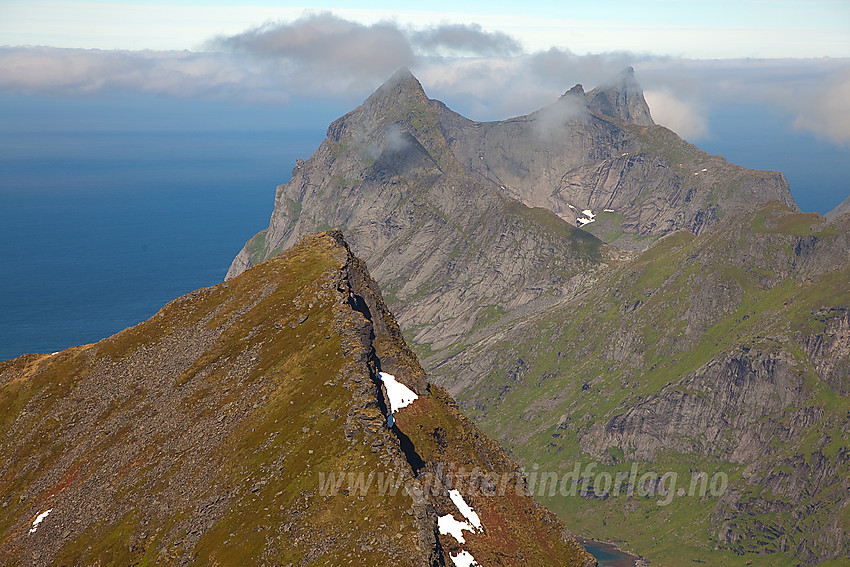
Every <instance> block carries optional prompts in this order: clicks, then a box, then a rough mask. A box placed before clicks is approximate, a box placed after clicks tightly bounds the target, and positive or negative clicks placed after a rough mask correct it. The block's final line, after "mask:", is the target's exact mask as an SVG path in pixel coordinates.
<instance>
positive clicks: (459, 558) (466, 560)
mask: <svg viewBox="0 0 850 567" xmlns="http://www.w3.org/2000/svg"><path fill="white" fill-rule="evenodd" d="M449 557H451V558H452V563H454V564H455V567H480V565H479V563H478V562H477V561H476V560H475V558H474V557H473V556H472V554H471V553H469V552H468V551H466V550H461V552H460V553H458V554H457V555H451V554H450V555H449Z"/></svg>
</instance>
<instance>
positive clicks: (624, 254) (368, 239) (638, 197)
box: [228, 69, 850, 565]
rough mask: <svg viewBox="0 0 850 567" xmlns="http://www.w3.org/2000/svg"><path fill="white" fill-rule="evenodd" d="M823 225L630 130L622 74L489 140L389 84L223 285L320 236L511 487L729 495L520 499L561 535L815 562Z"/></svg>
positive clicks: (823, 518) (399, 77)
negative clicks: (525, 483) (484, 444)
mask: <svg viewBox="0 0 850 567" xmlns="http://www.w3.org/2000/svg"><path fill="white" fill-rule="evenodd" d="M846 218H847V217H846V215H845V216H839V217H836V218H835V220H834V221H833V222H831V223H828V222H826V221H825V220H824V218H823V217H821V216H820V215H816V214H805V215H804V214H800V213H799V210H798V208H797V207H796V205H795V204H794V202H793V199H792V198H791V195H790V192H789V190H788V185H787V183H786V181H785V179H784V177H783V176H782V174H781V173H778V172H761V171H753V170H747V169H744V168H741V167H739V166H736V165H733V164H729V163H728V162H726V161H725V160H724V159H723V158H722V157H720V156H710V155H708V154H706V153H704V152H702V151H701V150H699V149H698V148H696V147H694V146H692V145H690V144H688V143H687V142H685V141H683V140H681V139H680V138H679V137H678V136H676V135H675V134H674V133H673V132H671V131H669V130H667V129H665V128H663V127H661V126H657V125H655V124H653V122H652V118H651V116H650V115H649V111H648V107H647V106H646V103H645V101H644V100H643V96H642V92H641V90H640V86H639V85H638V83H637V81H636V80H635V78H634V73H633V71H632V70H631V69H628V70H626V71H625V72H624V73H623V74H622V75H621V76H620V77H618V78H616V80H614V81H612V83H611V84H609V85H604V86H602V87H598V88H596V89H594V90H592V91H590V92H589V93H585V92H584V89H583V87H581V85H576V86H575V87H573V88H572V89H570V90H569V91H568V92H567V93H565V94H564V95H563V96H562V97H561V98H560V99H559V100H557V101H556V102H554V103H553V104H552V105H549V106H548V107H546V108H543V109H541V110H538V111H537V112H534V113H532V114H530V115H527V116H523V117H517V118H513V119H509V120H505V121H500V122H489V123H477V122H472V121H470V120H467V119H466V118H464V117H462V116H460V115H458V114H457V113H454V112H452V111H451V110H449V109H448V108H447V107H446V106H445V105H444V104H443V103H441V102H439V101H434V100H429V99H428V98H427V96H426V95H425V94H424V91H423V90H422V88H421V86H420V85H419V83H418V82H417V81H416V79H415V78H414V77H413V76H412V75H410V73H409V72H407V71H400V72H399V73H397V74H396V75H395V76H394V77H393V78H391V79H390V80H389V81H388V82H387V83H386V84H385V85H383V86H382V87H381V88H379V89H378V90H377V91H376V92H375V93H374V94H373V95H372V96H371V97H369V99H367V100H366V102H364V104H363V105H361V106H360V107H358V108H357V109H356V110H354V111H352V112H351V113H349V114H347V115H346V116H344V117H343V118H341V119H339V120H338V121H336V122H335V123H334V124H332V125H331V127H330V128H329V129H328V138H327V140H325V142H323V143H322V145H321V146H320V148H319V150H318V151H317V152H316V153H315V154H314V155H313V156H312V157H311V158H310V159H309V160H307V161H306V162H299V163H298V164H297V165H296V168H295V170H294V171H293V177H292V180H291V181H290V182H289V183H288V184H286V185H282V186H280V187H278V190H277V196H276V205H275V210H274V212H273V214H272V219H271V221H270V223H269V227H268V228H267V229H266V230H264V231H262V232H261V233H259V234H258V235H257V236H255V237H254V238H253V239H252V240H251V241H249V242H248V243H247V244H246V247H245V249H243V251H242V252H240V254H239V256H238V257H237V258H236V259H235V260H234V262H233V265H232V266H231V270H230V272H229V274H228V277H233V276H235V275H236V274H239V273H240V272H242V271H243V270H244V269H245V268H246V267H248V266H250V265H253V264H255V263H258V262H260V261H262V260H263V259H265V258H268V257H271V256H274V255H275V254H277V253H279V252H280V251H281V250H285V249H287V248H288V247H289V246H291V245H292V243H293V242H294V241H295V240H297V239H298V238H300V237H301V236H302V235H303V234H306V233H309V232H311V231H314V230H319V229H324V228H328V227H334V228H340V229H342V230H344V231H345V232H346V233H347V234H350V239H351V244H352V248H353V250H354V251H355V252H357V253H358V254H361V255H362V256H363V257H364V258H365V259H366V261H367V262H368V263H369V264H370V265H371V266H374V269H373V273H374V274H375V277H376V279H377V281H378V282H379V283H380V284H381V285H382V286H383V287H384V288H385V289H386V290H387V294H386V297H387V301H388V303H389V304H390V305H392V306H393V307H394V309H395V310H396V311H397V312H398V313H399V322H400V326H401V328H402V329H403V331H404V333H405V335H406V336H407V337H408V340H409V342H411V343H412V345H413V347H414V349H415V350H416V351H417V352H418V353H419V354H420V357H421V358H422V361H423V364H424V366H425V368H426V369H427V370H428V372H429V373H430V375H431V376H432V381H434V382H435V383H439V384H441V385H443V386H445V387H447V388H448V390H449V391H450V392H451V393H452V394H454V395H455V396H456V397H457V398H458V399H459V400H460V403H461V407H462V408H464V410H465V411H466V412H467V413H468V415H470V416H471V417H472V418H473V419H474V420H475V421H476V422H477V423H478V424H480V425H481V426H482V427H483V428H484V429H485V431H487V432H488V433H490V434H491V435H493V436H494V437H496V438H498V439H499V440H500V441H501V442H502V444H503V445H504V446H505V447H507V448H508V449H509V450H510V451H511V452H512V453H513V454H514V455H515V456H516V457H517V458H518V460H520V462H521V463H522V464H523V465H524V466H525V468H526V470H527V471H537V470H538V467H539V470H540V471H546V473H547V474H555V473H558V474H560V475H562V476H561V478H562V479H563V478H565V477H564V476H563V475H567V477H566V478H569V475H570V474H573V472H574V469H573V468H572V467H573V466H577V464H580V462H582V461H583V462H584V463H585V464H589V463H592V464H593V466H594V467H599V469H598V471H597V472H598V473H599V474H596V475H595V476H593V475H591V477H592V478H591V480H593V479H594V478H595V479H596V480H600V479H601V480H602V481H604V479H605V478H606V477H605V475H607V477H608V478H618V475H620V474H625V473H628V471H629V469H630V467H633V466H638V465H640V466H642V467H650V469H652V470H654V471H660V472H659V474H662V473H664V472H665V471H666V472H667V473H670V474H676V475H679V476H681V477H682V478H685V477H690V478H692V479H700V478H703V477H702V476H701V474H700V473H701V472H706V473H707V474H708V473H710V474H712V475H714V476H712V477H711V478H712V479H717V478H724V479H725V480H726V481H727V482H728V484H727V485H724V489H723V490H717V491H716V492H717V493H716V494H713V495H706V494H705V491H704V490H703V491H702V492H699V491H697V492H699V494H697V495H696V496H693V491H689V490H688V489H687V488H685V489H683V490H685V494H686V495H687V496H689V497H686V498H678V496H679V493H678V492H676V493H674V494H672V495H671V496H670V500H669V501H668V502H666V503H665V504H664V505H659V504H658V493H657V492H653V491H654V490H655V489H656V488H657V482H656V483H655V484H652V487H651V488H652V489H653V491H651V492H652V494H654V497H652V496H650V497H648V496H646V494H644V495H643V496H642V497H638V496H636V495H635V494H633V493H631V492H634V490H635V489H636V488H637V489H646V486H647V482H650V481H646V482H644V481H640V482H638V480H637V479H633V480H631V481H629V487H630V488H631V492H630V494H629V496H627V497H626V496H620V497H611V494H610V493H608V492H606V491H605V490H604V489H603V488H604V482H603V483H602V484H601V485H600V490H595V489H594V490H592V491H588V490H584V491H583V492H582V494H581V497H579V498H576V497H566V498H558V496H557V495H550V494H549V493H548V492H547V491H546V490H543V491H542V492H540V493H539V494H538V496H539V498H540V499H541V500H543V501H544V502H545V503H546V504H547V505H548V506H549V507H550V508H551V509H553V510H555V511H557V513H558V514H559V515H561V517H563V518H567V519H569V521H572V522H576V521H582V520H583V521H584V524H583V528H584V529H585V533H586V534H589V535H593V536H595V537H598V538H612V539H616V540H620V541H625V542H626V543H627V545H629V546H631V547H633V548H634V549H636V550H637V551H639V552H641V553H643V554H645V555H647V556H648V557H649V558H650V559H651V560H652V561H653V562H654V563H656V564H659V565H680V564H681V563H682V561H696V562H704V563H708V564H735V565H737V564H741V565H743V564H746V562H747V561H753V562H754V564H759V563H761V562H762V559H763V556H764V555H768V554H769V556H770V562H771V564H776V565H797V564H799V563H800V562H803V563H805V564H816V563H818V562H823V561H840V560H841V558H843V557H844V556H845V555H846V549H847V545H848V542H849V541H850V535H848V534H849V533H850V523H848V519H847V518H848V517H847V514H846V511H847V510H850V506H848V500H847V493H848V489H850V486H848V484H847V482H848V481H847V479H848V478H850V474H848V473H850V470H848V468H847V467H848V464H847V461H848V458H850V447H848V445H847V442H846V441H845V440H846V439H847V433H848V432H850V429H848V428H850V422H849V421H848V416H850V405H848V397H847V396H848V390H847V388H848V386H847V384H848V374H850V362H848V356H850V346H848V345H850V343H848V340H849V339H848V334H847V333H848V331H847V311H848V309H850V297H848V295H847V293H848V291H847V289H848V288H847V286H846V281H848V280H847V276H848V275H850V274H848V269H850V267H848V266H850V260H848V254H850V239H848V235H847V231H848V228H847V223H846V222H845V219H846ZM624 469H626V470H624ZM644 470H645V469H644ZM575 475H576V476H577V475H579V473H578V472H575ZM600 475H601V476H600ZM627 477H628V474H627ZM639 478H644V477H639ZM663 478H668V479H669V478H670V477H669V476H668V477H663ZM657 480H658V477H656V481H657ZM591 486H593V485H592V484H591ZM727 488H728V490H727ZM644 491H645V490H644ZM691 496H693V497H691Z"/></svg>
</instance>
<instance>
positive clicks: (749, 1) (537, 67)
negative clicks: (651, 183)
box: [0, 0, 850, 208]
mask: <svg viewBox="0 0 850 567" xmlns="http://www.w3.org/2000/svg"><path fill="white" fill-rule="evenodd" d="M399 4H400V3H398V2H390V1H383V0H373V1H371V2H370V1H368V0H363V1H358V2H344V1H338V2H329V3H323V4H320V5H312V6H309V7H308V6H305V5H303V4H300V3H289V2H272V1H264V0H254V1H253V2H251V5H250V6H240V5H237V4H235V3H233V2H226V1H222V0H202V1H190V0H160V1H150V2H142V1H139V0H137V1H135V2H133V1H109V2H105V1H91V2H72V1H63V0H54V1H43V0H0V97H4V98H5V99H6V100H7V101H9V100H11V101H13V102H15V104H18V105H20V104H21V101H22V100H27V101H38V100H43V101H45V104H47V101H50V103H51V104H53V105H54V106H55V105H57V104H59V105H61V104H62V101H70V102H69V104H72V105H80V104H84V103H81V101H85V100H92V101H110V100H114V99H116V98H119V99H121V98H123V99H124V100H132V101H135V102H134V103H136V104H138V105H139V112H138V114H139V115H140V116H143V115H145V114H146V112H145V110H144V108H143V107H145V105H146V102H145V101H147V103H150V104H153V103H154V102H153V101H155V103H156V104H158V105H162V101H163V100H172V101H178V102H181V101H182V102H185V101H190V102H191V101H198V102H199V104H201V103H203V104H213V103H219V104H222V105H225V106H226V105H230V106H232V107H236V106H239V107H243V108H244V107H253V108H266V109H275V111H276V112H277V111H279V112H281V113H283V114H286V113H287V112H288V113H289V114H290V116H291V118H292V120H293V121H296V122H298V121H300V122H301V123H302V125H303V122H304V121H306V120H309V117H319V116H321V119H325V115H324V114H322V112H321V111H319V110H318V108H319V107H321V106H323V105H324V106H325V107H326V108H332V109H333V110H334V112H336V111H344V110H345V109H348V108H351V107H352V106H353V105H356V104H358V103H359V102H360V101H362V100H363V98H365V97H366V96H368V94H369V93H370V92H372V91H373V90H374V89H375V88H376V87H377V86H379V85H380V84H381V82H383V81H384V80H386V78H388V77H389V76H390V75H391V74H392V73H393V72H394V71H395V70H396V69H398V68H399V67H401V66H407V67H409V68H410V69H411V70H412V71H413V72H414V74H415V75H416V76H417V78H419V80H420V81H421V82H422V84H423V86H424V88H425V90H426V92H427V93H428V94H429V96H431V97H433V98H439V99H440V100H443V101H444V102H446V103H447V104H448V105H449V106H450V107H451V108H453V109H455V110H458V111H460V112H462V113H463V114H465V115H467V116H469V117H470V118H473V119H476V120H494V119H504V118H507V117H509V116H515V115H521V114H525V113H528V112H532V111H534V110H536V109H537V108H539V107H541V106H543V105H546V104H548V103H549V102H551V101H552V100H554V99H555V98H557V96H559V95H560V94H561V93H563V92H565V91H566V90H568V89H569V88H570V87H571V86H572V85H574V84H575V83H582V84H583V85H584V86H585V88H586V89H588V90H589V89H590V88H592V87H594V86H597V85H599V84H602V83H604V82H605V81H606V80H610V79H611V78H612V77H614V76H615V75H616V74H617V73H618V72H619V71H621V70H622V69H623V68H625V67H627V66H629V65H631V66H633V67H634V68H635V71H636V76H637V78H638V80H639V81H640V83H641V84H642V86H643V88H644V91H645V95H646V98H647V102H648V103H649V105H650V108H651V110H652V114H653V117H654V119H655V120H656V122H658V123H660V124H663V125H665V126H668V127H669V128H671V129H673V130H674V131H676V132H677V133H678V134H680V135H681V136H682V137H684V138H685V139H687V140H688V141H691V142H693V143H696V144H697V145H699V144H700V142H701V141H707V142H708V141H711V140H712V138H713V136H716V135H717V132H716V131H715V130H716V129H713V128H712V120H713V119H712V117H713V116H717V115H718V113H723V112H724V111H725V110H724V109H728V108H732V107H734V108H736V109H740V107H741V106H742V105H743V106H749V107H751V108H753V109H756V110H757V111H758V112H760V113H763V114H764V113H766V114H768V115H770V116H772V117H773V118H774V121H775V122H776V123H777V124H781V125H782V127H783V128H784V129H785V130H786V131H787V132H789V133H791V134H800V133H802V134H805V135H806V136H810V137H811V139H812V140H815V141H817V143H822V144H826V146H825V147H828V148H830V151H832V150H834V151H835V152H837V153H836V155H837V156H839V157H841V156H847V158H848V159H847V161H850V149H848V148H850V1H848V0H808V1H795V0H784V1H783V0H770V1H761V0H737V1H726V0H717V1H707V0H693V1H688V2H680V1H673V0H652V1H646V2H636V1H620V0H597V1H594V2H567V1H564V0H561V1H551V2H548V1H547V2H540V1H538V2H535V1H527V2H523V3H517V2H509V3H508V2H493V1H472V2H464V3H458V2H449V1H447V0H432V1H430V2H427V3H424V2H423V3H404V5H403V6H404V7H399ZM7 106H8V107H9V108H12V107H15V106H14V105H11V106H9V105H7ZM104 106H105V107H106V108H109V104H105V105H104ZM307 107H309V108H311V109H312V110H313V111H315V112H312V111H311V112H306V111H305V110H304V109H305V108H307ZM15 108H17V107H15ZM11 113H12V112H11V111H8V112H7V113H6V115H5V116H6V117H5V122H2V120H4V114H3V111H2V109H0V127H2V126H3V124H6V125H7V126H8V125H9V124H11V123H12V122H14V121H13V120H12V118H10V116H9V115H10V114H11ZM153 114H154V113H152V112H148V113H147V115H153ZM96 118H97V119H100V117H96ZM317 119H318V118H317ZM15 124H19V123H17V122H16V123H15ZM741 127H742V128H743V127H744V125H743V124H742V125H741ZM726 135H728V134H726ZM748 139H749V138H748ZM801 140H803V139H802V138H801ZM798 143H801V144H804V143H805V141H804V140H803V141H802V142H798ZM744 165H746V164H744ZM833 177H834V178H838V176H833ZM830 183H831V184H833V185H834V183H832V182H830ZM792 189H793V187H792ZM830 191H832V193H831V194H830V196H829V198H827V199H824V200H823V201H822V203H821V204H820V205H818V206H819V207H820V208H824V207H826V206H828V205H829V203H831V202H833V201H835V204H837V201H836V199H837V200H838V201H840V200H841V199H839V197H840V196H841V195H842V194H846V193H847V192H848V191H850V189H848V187H847V186H846V185H844V186H841V187H831V188H830Z"/></svg>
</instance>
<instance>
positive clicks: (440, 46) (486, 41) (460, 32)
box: [411, 24, 522, 57]
mask: <svg viewBox="0 0 850 567" xmlns="http://www.w3.org/2000/svg"><path fill="white" fill-rule="evenodd" d="M411 39H412V40H413V43H414V45H415V46H416V47H417V48H419V49H420V50H422V51H425V52H438V53H439V52H443V51H445V52H449V53H451V54H463V55H473V56H478V57H508V56H511V55H518V54H519V53H521V52H522V47H521V46H520V44H519V43H518V42H517V41H516V40H515V39H514V38H512V37H511V36H509V35H507V34H505V33H502V32H486V31H484V30H483V29H482V28H481V26H479V25H478V24H444V25H441V26H437V27H433V28H429V29H427V30H423V31H418V32H413V33H412V34H411Z"/></svg>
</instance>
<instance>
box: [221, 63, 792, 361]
mask: <svg viewBox="0 0 850 567" xmlns="http://www.w3.org/2000/svg"><path fill="white" fill-rule="evenodd" d="M770 199H778V200H780V201H781V202H783V203H785V204H788V205H789V206H791V207H792V208H795V207H796V206H795V205H794V204H793V199H792V198H791V194H790V192H789V191H788V186H787V183H786V182H785V179H784V177H783V176H782V175H781V174H780V173H776V172H758V171H751V170H746V169H744V168H741V167H738V166H735V165H732V164H729V163H728V162H726V161H725V160H724V159H723V158H722V157H719V156H709V155H707V154H705V153H704V152H701V151H700V150H698V149H697V148H695V147H693V146H691V145H690V144H688V143H686V142H684V141H683V140H681V139H680V138H679V137H678V136H676V135H675V134H674V133H672V132H670V131H669V130H666V129H665V128H663V127H660V126H655V125H653V124H652V120H651V117H650V116H649V110H648V108H647V107H646V103H645V101H644V100H643V95H642V91H641V90H640V86H639V85H638V84H637V82H636V80H635V78H634V74H633V72H631V71H627V72H624V74H623V75H622V76H621V77H619V78H618V79H617V80H616V81H615V82H614V83H613V84H612V85H610V86H604V87H600V88H597V89H594V90H593V91H591V92H590V93H588V94H585V92H584V90H583V88H582V87H581V86H580V85H578V86H576V87H575V88H573V89H571V90H570V91H569V92H567V93H566V94H565V95H564V96H562V97H561V98H560V99H559V100H557V101H556V102H555V103H553V104H552V105H550V106H548V107H546V108H543V109H541V110H539V111H537V112H534V113H532V114H530V115H528V116H522V117H517V118H513V119H509V120H505V121H501V122H488V123H477V122H472V121H470V120H467V119H466V118H464V117H462V116H460V115H459V114H457V113H454V112H452V111H451V110H449V109H448V108H447V107H446V106H445V105H444V104H443V103H441V102H439V101H435V100H430V99H428V97H427V96H426V94H425V92H424V91H423V89H422V87H421V85H420V84H419V82H418V81H417V80H416V79H415V78H414V77H413V76H412V75H411V74H410V72H409V71H407V70H402V71H399V72H398V73H396V75H394V76H393V77H392V78H391V79H390V80H389V81H387V83H386V84H384V85H383V86H381V87H380V88H379V89H378V90H377V91H376V92H375V93H374V94H373V95H372V96H370V97H369V98H368V99H367V100H366V101H365V102H364V103H363V104H362V105H361V106H360V107H358V108H357V109H355V110H354V111H352V112H350V113H349V114H347V115H345V116H343V117H342V118H340V119H339V120H337V121H336V122H334V123H333V124H332V125H331V126H330V127H329V128H328V137H327V139H326V140H325V141H324V142H323V143H322V144H321V146H320V147H319V149H318V150H317V151H316V152H315V154H314V155H313V156H311V157H310V158H309V159H308V160H307V161H306V162H301V161H299V162H298V164H297V165H296V167H295V169H294V170H293V172H292V179H291V181H290V182H289V183H288V184H286V185H281V186H279V187H278V188H277V194H276V199H275V208H274V212H273V213H272V218H271V221H270V222H269V226H268V228H267V229H265V230H264V231H262V232H260V233H259V234H257V235H256V236H255V237H254V238H253V239H251V240H250V241H249V242H248V243H247V244H246V245H245V247H244V249H243V250H242V251H241V252H240V253H239V255H238V256H237V258H236V259H235V260H234V262H233V264H232V266H231V268H230V270H229V272H228V276H227V277H228V278H230V277H233V276H235V275H237V274H239V273H241V272H242V271H243V270H244V269H245V268H246V267H248V266H250V265H253V264H255V263H258V262H260V261H262V260H263V259H266V258H269V257H271V256H273V255H274V254H277V253H279V252H280V251H282V250H285V249H287V248H288V247H289V246H292V244H293V243H294V242H296V241H297V240H298V239H299V238H301V237H302V236H304V235H305V234H309V233H311V232H314V231H316V230H325V229H328V228H340V229H342V230H344V231H345V233H346V235H347V238H349V239H350V242H351V245H352V247H353V249H354V251H355V252H356V253H357V254H358V255H359V256H361V257H363V258H364V260H365V261H366V262H368V264H369V265H370V266H371V267H372V272H373V274H374V275H375V278H376V279H377V281H378V282H380V284H381V287H382V289H383V290H384V292H385V294H386V295H387V298H388V301H389V302H390V304H391V305H404V309H403V310H400V311H399V321H400V324H401V326H402V328H404V329H405V330H406V331H408V332H409V333H410V338H412V340H413V342H414V344H416V345H417V347H419V348H422V349H423V350H422V352H423V353H424V352H427V351H439V350H442V349H445V348H447V347H449V346H451V345H453V344H455V343H456V342H457V341H458V340H460V339H462V338H464V337H465V336H467V335H468V334H469V333H470V332H473V331H474V330H475V329H477V328H482V327H483V326H486V325H489V324H490V323H491V322H493V321H494V320H498V319H501V318H503V317H505V316H506V315H507V316H509V317H513V316H515V315H517V314H518V313H521V312H523V310H529V309H537V305H541V304H542V305H545V304H550V303H551V302H552V301H553V300H557V299H558V298H560V297H566V296H570V295H571V294H573V293H575V292H576V291H577V290H579V289H581V288H582V287H583V286H584V285H585V284H586V283H587V282H588V281H591V280H593V279H594V278H595V277H596V276H595V272H596V271H597V270H598V269H599V268H601V267H603V264H605V263H606V262H607V261H608V260H610V259H611V257H612V256H613V257H616V255H617V253H616V252H607V253H603V252H601V250H600V241H605V242H611V243H613V244H614V245H615V246H617V247H620V248H627V249H638V250H640V249H644V248H646V247H647V246H648V245H650V244H651V243H652V242H654V241H655V240H656V239H657V238H659V237H660V236H663V235H665V234H669V233H671V232H673V231H676V230H678V229H682V228H684V229H687V230H690V231H692V232H694V233H697V234H698V233H701V232H702V231H703V230H705V229H706V228H707V227H710V226H712V225H713V224H715V223H717V222H718V221H719V219H721V218H722V217H723V216H724V215H727V214H730V213H731V211H733V210H736V209H737V208H738V207H752V206H755V205H757V204H758V203H762V202H765V201H767V200H770ZM591 233H592V234H593V235H595V237H594V236H591ZM531 304H533V305H531Z"/></svg>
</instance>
